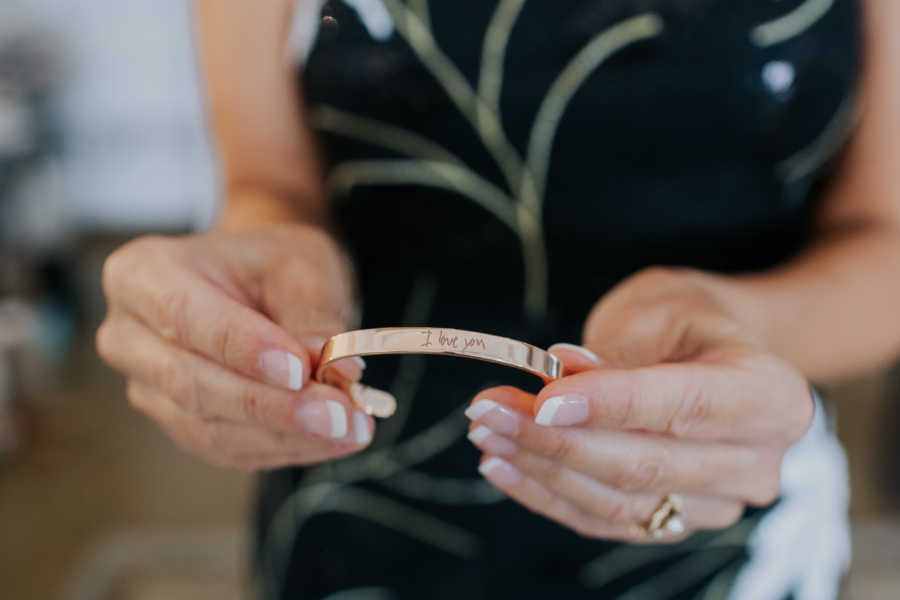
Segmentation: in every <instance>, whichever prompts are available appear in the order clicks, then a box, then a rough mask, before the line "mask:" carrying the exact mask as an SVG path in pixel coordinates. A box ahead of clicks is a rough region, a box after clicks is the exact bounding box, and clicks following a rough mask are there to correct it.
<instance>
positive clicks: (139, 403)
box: [125, 380, 145, 412]
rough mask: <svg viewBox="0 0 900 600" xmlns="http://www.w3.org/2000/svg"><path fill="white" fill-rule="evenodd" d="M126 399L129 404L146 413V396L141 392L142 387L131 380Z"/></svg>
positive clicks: (127, 386) (126, 388)
mask: <svg viewBox="0 0 900 600" xmlns="http://www.w3.org/2000/svg"><path fill="white" fill-rule="evenodd" d="M125 398H126V399H127V400H128V404H129V405H131V407H132V408H133V409H135V410H137V411H140V412H145V411H144V396H143V393H142V392H141V390H140V387H139V386H138V385H137V384H136V383H135V382H134V381H131V380H129V381H128V383H127V385H126V386H125Z"/></svg>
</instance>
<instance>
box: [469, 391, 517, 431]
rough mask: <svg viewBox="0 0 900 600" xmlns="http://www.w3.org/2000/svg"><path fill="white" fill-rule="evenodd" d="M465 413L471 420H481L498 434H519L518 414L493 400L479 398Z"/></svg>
mask: <svg viewBox="0 0 900 600" xmlns="http://www.w3.org/2000/svg"><path fill="white" fill-rule="evenodd" d="M465 415H466V416H467V417H469V418H470V419H472V420H473V421H479V420H480V421H481V423H483V424H484V425H487V426H488V427H490V428H491V429H493V430H494V431H495V432H497V433H499V434H500V435H508V436H513V437H515V436H516V435H518V434H519V415H518V414H516V412H515V411H514V410H511V409H509V408H507V407H505V406H503V405H502V404H499V403H497V402H494V401H493V400H487V399H481V400H478V401H476V402H475V404H473V405H472V406H470V407H469V408H467V409H466V412H465Z"/></svg>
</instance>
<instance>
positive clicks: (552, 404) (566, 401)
mask: <svg viewBox="0 0 900 600" xmlns="http://www.w3.org/2000/svg"><path fill="white" fill-rule="evenodd" d="M587 417H588V404H587V399H586V398H585V397H584V396H576V395H566V396H554V397H553V398H549V399H547V401H546V402H544V404H543V405H542V406H541V410H539V411H538V414H537V416H536V417H535V418H534V422H535V423H537V424H538V425H577V424H578V423H583V422H584V421H586V420H587Z"/></svg>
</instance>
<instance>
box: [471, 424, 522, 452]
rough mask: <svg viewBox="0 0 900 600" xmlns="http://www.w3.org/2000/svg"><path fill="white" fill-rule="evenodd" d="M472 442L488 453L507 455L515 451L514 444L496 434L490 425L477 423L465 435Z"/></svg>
mask: <svg viewBox="0 0 900 600" xmlns="http://www.w3.org/2000/svg"><path fill="white" fill-rule="evenodd" d="M466 437H468V438H469V440H471V442H472V443H473V444H475V445H476V446H478V447H479V448H480V449H482V450H484V451H485V452H487V453H489V454H502V455H505V456H509V455H511V454H515V453H516V444H515V443H514V442H512V441H511V440H508V439H506V438H505V437H501V436H499V435H496V434H495V433H494V432H493V431H491V429H490V427H485V426H484V425H479V426H478V427H476V428H475V429H473V430H472V431H470V432H469V435H468V436H466Z"/></svg>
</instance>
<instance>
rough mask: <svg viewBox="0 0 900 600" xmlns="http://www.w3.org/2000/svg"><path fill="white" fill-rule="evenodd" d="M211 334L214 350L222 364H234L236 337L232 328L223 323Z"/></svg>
mask: <svg viewBox="0 0 900 600" xmlns="http://www.w3.org/2000/svg"><path fill="white" fill-rule="evenodd" d="M211 335H212V344H213V345H212V347H213V352H214V353H215V354H214V356H216V357H217V358H218V359H219V362H221V363H222V364H225V365H230V364H233V361H232V360H231V358H232V355H233V352H232V349H233V348H232V347H233V345H234V338H233V337H232V335H231V328H230V327H229V326H228V325H227V324H225V323H223V324H222V326H221V327H217V328H216V330H215V331H213V332H212V334H211Z"/></svg>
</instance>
